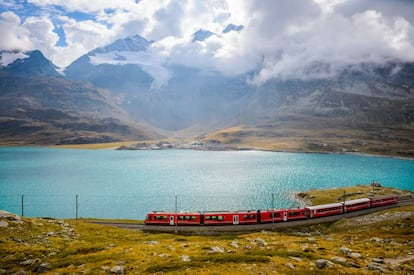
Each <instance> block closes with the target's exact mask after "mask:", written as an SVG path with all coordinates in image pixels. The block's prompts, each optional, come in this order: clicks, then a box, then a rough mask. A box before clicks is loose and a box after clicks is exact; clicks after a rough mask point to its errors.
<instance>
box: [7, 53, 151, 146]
mask: <svg viewBox="0 0 414 275" xmlns="http://www.w3.org/2000/svg"><path fill="white" fill-rule="evenodd" d="M2 56H3V53H2ZM6 56H7V54H6ZM14 56H18V58H17V59H16V60H14V61H13V62H8V63H7V64H6V62H4V63H3V64H4V65H5V66H2V67H1V68H0V128H1V129H2V131H1V132H0V139H1V141H2V142H3V143H23V144H64V143H97V142H112V141H120V140H126V139H127V140H131V139H132V140H135V139H151V138H154V137H159V136H158V135H156V134H154V133H152V132H150V131H148V130H146V129H144V128H142V127H140V126H139V125H137V124H136V123H135V122H133V121H132V120H131V119H130V118H129V116H128V114H127V113H126V112H125V111H124V110H123V109H122V108H121V107H119V105H118V104H117V100H116V98H115V97H113V96H112V95H111V94H110V93H109V92H107V91H104V90H100V89H97V88H95V87H93V86H91V85H90V84H87V83H85V82H79V81H71V80H68V79H66V78H64V77H63V76H62V75H60V74H59V73H58V72H57V70H56V69H57V67H56V66H55V65H54V64H53V63H52V62H50V61H49V60H48V59H46V58H45V57H44V56H43V54H42V53H41V52H40V51H32V52H28V53H25V54H20V55H18V54H17V53H15V54H14Z"/></svg>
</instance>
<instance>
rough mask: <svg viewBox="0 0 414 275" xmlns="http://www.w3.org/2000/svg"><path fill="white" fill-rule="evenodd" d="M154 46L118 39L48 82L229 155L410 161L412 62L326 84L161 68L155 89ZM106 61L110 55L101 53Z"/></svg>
mask: <svg viewBox="0 0 414 275" xmlns="http://www.w3.org/2000/svg"><path fill="white" fill-rule="evenodd" d="M236 27H237V26H236ZM232 28H233V27H232ZM134 41H135V42H136V43H135V44H134V43H133V42H134ZM130 42H131V43H132V44H133V45H131V43H130ZM152 43H154V42H153V41H148V40H146V39H145V38H143V37H141V36H134V37H132V38H128V39H127V40H125V39H124V40H122V39H120V40H117V41H115V42H114V43H111V44H109V45H108V46H107V47H101V48H97V49H95V50H93V51H91V52H90V53H93V54H94V55H95V58H96V57H97V56H98V57H99V58H101V63H99V62H98V63H96V64H92V63H91V56H89V55H88V54H86V55H84V56H81V57H80V58H78V59H77V60H76V61H74V62H73V63H72V64H71V65H70V66H68V67H67V68H66V70H65V73H66V77H64V76H61V75H59V76H54V77H56V78H62V79H65V80H64V81H68V83H69V82H70V83H83V84H82V85H89V86H90V87H95V86H97V87H100V88H103V89H106V90H108V94H107V97H108V100H110V101H114V102H116V106H117V107H116V108H115V109H116V110H119V112H120V113H123V115H122V116H121V117H128V119H129V120H130V121H134V122H133V123H138V124H141V125H148V128H151V129H153V130H155V131H156V132H163V133H164V134H166V135H171V136H175V137H180V138H184V139H188V138H189V139H190V140H191V139H196V140H197V139H198V140H202V141H205V142H208V141H209V140H218V141H220V142H223V143H228V144H231V145H234V146H233V147H234V148H237V146H238V144H239V145H243V146H245V147H249V145H250V147H257V148H265V149H271V150H273V149H278V148H279V149H280V148H282V150H284V149H286V150H293V151H296V150H299V151H312V150H316V151H343V150H345V151H358V152H359V151H368V152H374V153H381V152H383V151H384V150H385V151H384V152H386V151H387V150H386V149H383V148H387V147H389V148H391V147H392V148H391V149H390V150H389V152H391V154H396V155H411V154H414V153H413V151H414V148H413V144H414V134H413V132H414V130H413V128H414V99H413V95H414V77H413V76H414V63H401V62H398V61H393V62H388V63H386V64H358V66H352V67H349V68H345V69H344V70H343V71H342V72H341V73H339V74H338V75H336V76H334V77H330V78H325V79H285V80H281V79H272V80H269V81H267V82H265V83H263V84H262V85H253V84H251V83H250V82H249V79H250V78H251V76H252V75H254V74H255V73H257V72H250V73H249V74H242V75H236V76H226V75H221V74H218V73H216V72H205V71H202V70H200V69H197V68H191V67H186V66H182V65H176V64H161V63H158V65H159V66H161V67H164V66H166V67H165V68H166V70H168V71H169V72H170V73H171V75H170V76H168V77H169V79H168V81H167V83H166V84H164V85H161V86H158V87H157V88H156V89H154V88H153V82H154V78H153V77H152V75H151V74H149V73H148V72H147V69H148V68H145V65H143V64H144V63H143V62H142V61H143V60H144V59H145V58H146V59H145V60H147V61H148V62H150V63H151V62H152V60H151V58H153V56H152V55H151V54H149V53H148V47H151V45H152ZM118 46H119V47H118ZM133 50H135V51H133ZM90 53H89V54H90ZM107 53H111V54H112V53H117V55H105V56H102V55H101V56H100V55H99V54H107ZM131 53H136V54H135V55H134V54H131ZM96 54H98V55H96ZM126 54H130V55H129V56H127V55H126ZM103 57H105V58H108V57H109V59H102V58H103ZM123 57H126V58H138V61H137V62H135V63H133V64H129V63H125V62H130V60H123V59H122V58H123ZM110 58H113V59H110ZM106 60H109V63H105V62H108V61H106ZM95 61H96V60H95ZM124 61H125V62H124ZM16 64H19V63H16ZM154 64H155V63H154ZM9 65H10V64H9ZM315 69H317V68H315ZM8 73H10V72H8V71H7V66H6V67H2V68H1V72H0V74H1V75H4V74H8ZM24 77H28V75H26V76H24ZM62 81H63V80H62ZM79 81H81V82H79ZM82 81H84V82H82ZM0 83H1V82H0ZM86 83H90V84H86ZM39 85H40V84H39ZM62 85H63V84H62ZM65 85H66V84H65ZM93 89H95V88H93ZM2 90H4V87H3V88H2ZM21 102H26V103H27V104H29V103H33V101H30V100H28V99H26V101H21ZM78 103H79V104H80V102H78ZM22 104H23V103H22ZM79 106H81V104H80V105H79ZM108 106H110V105H108ZM82 108H84V107H81V109H82ZM117 108H119V109H117ZM109 109H110V108H109ZM115 109H114V110H115ZM110 113H111V112H108V114H110ZM56 115H58V113H56ZM111 116H114V113H112V114H111ZM98 128H99V127H98ZM235 129H238V130H235ZM121 132H122V131H121ZM122 135H123V138H127V139H128V138H131V135H128V134H126V133H123V134H122ZM122 135H121V136H122ZM150 136H151V135H150ZM118 138H120V136H118ZM278 143H279V145H277V144H278ZM269 144H270V146H269ZM283 144H290V145H287V146H285V147H283ZM292 144H293V145H292ZM253 145H254V146H253ZM381 148H382V149H381Z"/></svg>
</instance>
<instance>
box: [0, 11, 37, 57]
mask: <svg viewBox="0 0 414 275" xmlns="http://www.w3.org/2000/svg"><path fill="white" fill-rule="evenodd" d="M20 24H21V21H20V17H19V16H18V15H16V14H15V13H13V12H3V13H1V14H0V33H1V34H2V38H1V39H0V49H2V50H8V51H12V50H28V49H31V48H32V47H33V45H32V43H31V41H30V39H29V35H30V32H29V30H27V29H25V28H24V27H22V26H21V25H20Z"/></svg>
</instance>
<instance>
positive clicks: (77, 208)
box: [75, 194, 79, 220]
mask: <svg viewBox="0 0 414 275" xmlns="http://www.w3.org/2000/svg"><path fill="white" fill-rule="evenodd" d="M78 210H79V203H78V194H76V214H75V215H76V220H78Z"/></svg>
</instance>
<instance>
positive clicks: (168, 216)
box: [145, 211, 175, 225]
mask: <svg viewBox="0 0 414 275" xmlns="http://www.w3.org/2000/svg"><path fill="white" fill-rule="evenodd" d="M174 220H175V217H174V215H173V214H172V213H167V212H164V211H153V212H150V213H148V214H147V216H146V217H145V224H148V225H170V221H172V224H174Z"/></svg>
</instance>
